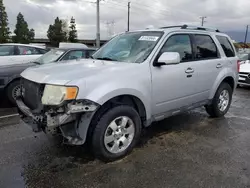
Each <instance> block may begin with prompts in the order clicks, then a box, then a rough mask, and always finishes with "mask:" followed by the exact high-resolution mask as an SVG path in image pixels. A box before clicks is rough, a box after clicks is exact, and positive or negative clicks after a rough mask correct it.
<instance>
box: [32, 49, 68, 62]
mask: <svg viewBox="0 0 250 188" xmlns="http://www.w3.org/2000/svg"><path fill="white" fill-rule="evenodd" d="M64 52H65V51H64V50H59V49H52V50H50V51H49V52H47V53H46V54H44V55H42V56H41V57H39V58H38V59H37V60H36V61H37V62H38V63H40V64H46V63H51V62H53V61H56V60H57V59H58V58H59V57H60V56H61V55H62V54H63V53H64Z"/></svg>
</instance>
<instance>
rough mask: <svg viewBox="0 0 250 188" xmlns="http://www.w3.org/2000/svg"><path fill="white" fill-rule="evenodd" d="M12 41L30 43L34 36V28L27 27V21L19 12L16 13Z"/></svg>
mask: <svg viewBox="0 0 250 188" xmlns="http://www.w3.org/2000/svg"><path fill="white" fill-rule="evenodd" d="M14 33H15V36H13V42H15V43H24V44H28V43H30V42H31V41H32V40H33V39H34V37H35V30H34V29H30V30H29V27H28V23H27V22H26V21H25V20H24V17H23V15H22V13H21V12H19V14H18V15H17V23H16V29H15V30H14Z"/></svg>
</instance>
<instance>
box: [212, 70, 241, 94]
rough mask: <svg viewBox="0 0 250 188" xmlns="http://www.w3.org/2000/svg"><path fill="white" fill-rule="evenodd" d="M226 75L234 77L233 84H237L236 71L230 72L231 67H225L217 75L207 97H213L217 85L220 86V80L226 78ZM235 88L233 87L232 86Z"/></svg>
mask: <svg viewBox="0 0 250 188" xmlns="http://www.w3.org/2000/svg"><path fill="white" fill-rule="evenodd" d="M227 77H232V78H233V79H234V86H235V87H236V86H237V73H236V72H232V70H231V69H229V68H227V69H223V70H222V71H221V72H220V73H219V75H218V76H217V78H216V80H215V82H214V84H213V87H212V89H211V91H210V93H209V99H213V98H214V95H215V93H216V91H217V89H218V87H219V86H220V84H221V82H222V81H223V80H224V79H225V78H227ZM234 89H235V88H234Z"/></svg>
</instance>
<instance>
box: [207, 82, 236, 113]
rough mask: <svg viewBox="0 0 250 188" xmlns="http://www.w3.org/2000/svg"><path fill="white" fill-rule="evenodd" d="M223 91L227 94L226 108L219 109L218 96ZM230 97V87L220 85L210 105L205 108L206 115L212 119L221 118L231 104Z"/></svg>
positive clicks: (231, 93)
mask: <svg viewBox="0 0 250 188" xmlns="http://www.w3.org/2000/svg"><path fill="white" fill-rule="evenodd" d="M224 91H226V92H227V93H228V103H227V105H226V106H225V105H224V107H222V106H221V108H220V107H219V106H220V105H219V103H220V101H222V100H220V96H221V94H222V92H224ZM232 95H233V90H232V88H231V86H230V85H229V84H228V83H226V82H223V83H221V85H220V87H219V88H218V89H217V91H216V93H215V96H214V98H213V100H212V103H211V104H210V105H207V106H205V108H206V111H207V113H208V114H209V115H210V116H211V117H214V118H218V117H223V116H224V115H225V114H226V113H227V112H228V110H229V108H230V105H231V102H232ZM223 100H224V99H223Z"/></svg>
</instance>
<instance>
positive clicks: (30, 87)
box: [21, 79, 44, 110]
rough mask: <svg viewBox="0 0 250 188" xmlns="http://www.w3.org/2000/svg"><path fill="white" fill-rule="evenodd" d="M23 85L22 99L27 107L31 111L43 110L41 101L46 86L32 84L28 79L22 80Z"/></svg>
mask: <svg viewBox="0 0 250 188" xmlns="http://www.w3.org/2000/svg"><path fill="white" fill-rule="evenodd" d="M21 84H22V98H23V102H24V103H25V104H26V106H28V107H29V108H30V109H31V110H41V108H42V101H41V99H42V94H43V90H44V85H43V84H38V83H36V82H32V81H30V80H27V79H21Z"/></svg>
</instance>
